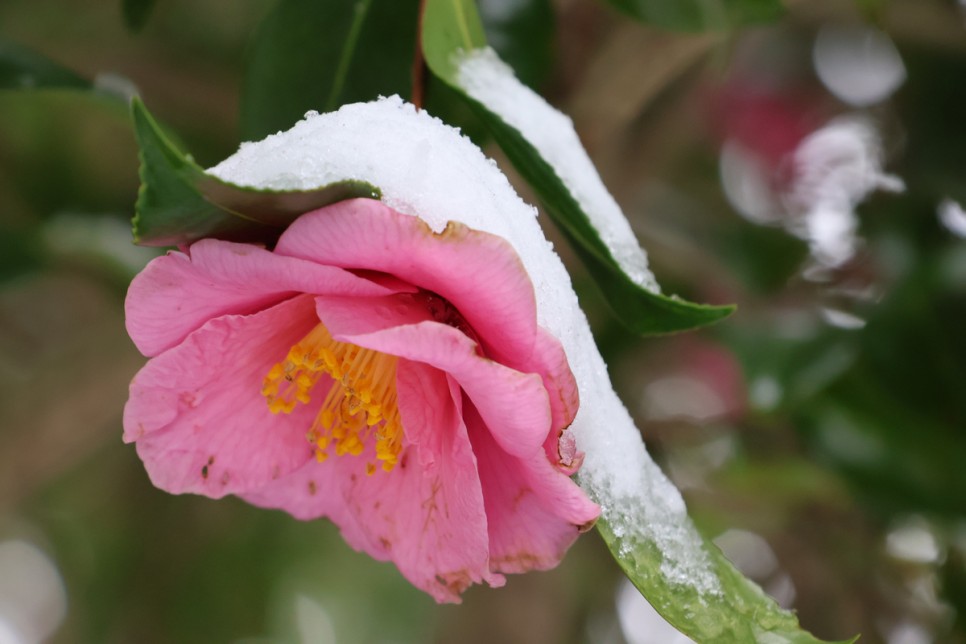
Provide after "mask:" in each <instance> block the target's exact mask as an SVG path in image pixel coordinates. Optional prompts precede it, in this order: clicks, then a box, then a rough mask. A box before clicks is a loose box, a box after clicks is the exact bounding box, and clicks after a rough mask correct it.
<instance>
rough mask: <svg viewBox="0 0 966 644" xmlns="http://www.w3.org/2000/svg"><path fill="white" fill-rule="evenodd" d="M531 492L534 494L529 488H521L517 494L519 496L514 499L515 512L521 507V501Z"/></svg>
mask: <svg viewBox="0 0 966 644" xmlns="http://www.w3.org/2000/svg"><path fill="white" fill-rule="evenodd" d="M530 492H532V490H531V489H530V488H528V487H524V488H521V489H520V491H519V492H517V495H516V496H515V497H513V509H514V510H516V509H517V508H518V507H519V506H520V501H522V500H523V497H525V496H526V495H527V494H529V493H530Z"/></svg>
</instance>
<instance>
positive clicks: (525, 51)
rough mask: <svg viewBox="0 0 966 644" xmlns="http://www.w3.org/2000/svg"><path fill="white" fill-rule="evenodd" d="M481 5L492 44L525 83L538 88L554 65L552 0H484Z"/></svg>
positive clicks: (488, 39)
mask: <svg viewBox="0 0 966 644" xmlns="http://www.w3.org/2000/svg"><path fill="white" fill-rule="evenodd" d="M479 8H480V18H481V20H482V22H483V30H484V32H485V33H486V39H487V41H488V42H489V44H490V46H491V47H493V49H495V50H496V51H497V53H499V54H500V58H502V59H503V60H505V61H506V62H507V64H508V65H510V67H512V68H513V71H514V72H516V75H517V77H518V78H519V79H520V80H521V81H522V82H523V83H525V84H526V85H529V86H530V87H538V86H539V85H540V84H541V83H542V82H543V80H544V79H545V78H546V77H547V75H548V74H549V73H550V69H551V67H552V66H553V42H554V15H553V5H552V4H551V2H550V0H518V1H516V2H505V1H504V0H482V1H481V2H480V3H479Z"/></svg>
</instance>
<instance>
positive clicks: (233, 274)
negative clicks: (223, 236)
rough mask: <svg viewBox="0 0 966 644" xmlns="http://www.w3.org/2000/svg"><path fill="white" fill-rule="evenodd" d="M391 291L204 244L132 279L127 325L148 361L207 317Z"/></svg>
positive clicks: (245, 249)
mask: <svg viewBox="0 0 966 644" xmlns="http://www.w3.org/2000/svg"><path fill="white" fill-rule="evenodd" d="M391 292H394V289H392V288H389V287H387V286H385V285H379V284H375V283H373V282H371V281H369V280H366V279H364V278H361V277H357V276H356V275H353V274H352V273H349V272H347V271H345V270H342V269H340V268H337V267H334V266H324V265H320V264H316V263H314V262H307V261H304V260H300V259H296V258H292V257H283V256H280V255H276V254H275V253H271V252H269V251H267V250H265V249H264V248H259V247H257V246H252V245H251V244H233V243H231V242H225V241H220V240H216V239H203V240H201V241H199V242H198V243H196V244H193V245H192V246H191V250H190V254H185V253H179V252H172V253H169V254H168V255H166V256H165V257H162V258H159V259H157V260H155V261H153V262H151V263H150V264H148V266H147V268H145V269H144V270H143V271H142V272H141V273H139V274H138V275H137V276H136V277H135V278H134V280H133V281H132V282H131V287H130V289H129V290H128V299H127V307H126V309H127V310H126V324H127V330H128V333H129V334H130V335H131V339H132V340H134V343H135V344H136V345H137V347H138V349H140V351H141V352H142V353H143V354H145V355H147V356H155V355H158V354H159V353H161V352H162V351H164V350H165V349H169V348H171V347H173V346H175V345H176V344H178V343H179V342H181V341H182V340H184V338H185V336H187V335H188V334H189V333H191V332H192V331H194V330H195V329H197V328H198V327H200V326H201V325H202V324H204V323H205V322H207V321H208V320H210V319H212V318H216V317H219V316H221V315H228V314H242V315H243V314H246V313H251V312H253V311H259V310H261V309H263V308H265V307H267V306H270V305H272V304H275V303H278V302H280V301H282V300H284V299H287V298H289V297H291V296H292V295H293V294H295V293H316V294H319V295H322V294H332V295H383V294H387V293H391Z"/></svg>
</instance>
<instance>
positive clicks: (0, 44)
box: [0, 39, 93, 90]
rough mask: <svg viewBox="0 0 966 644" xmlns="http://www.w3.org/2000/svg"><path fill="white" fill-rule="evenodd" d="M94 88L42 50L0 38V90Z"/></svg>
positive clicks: (87, 81)
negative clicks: (44, 54)
mask: <svg viewBox="0 0 966 644" xmlns="http://www.w3.org/2000/svg"><path fill="white" fill-rule="evenodd" d="M30 89H76V90H90V89H93V85H92V83H91V82H90V81H89V80H87V79H86V78H84V77H82V76H80V75H78V74H76V73H74V72H73V71H71V70H69V69H67V68H66V67H63V66H61V65H58V64H57V63H55V62H54V61H52V60H50V59H49V58H47V57H46V56H43V55H42V54H38V53H37V52H35V51H31V50H30V49H27V48H26V47H23V46H21V45H18V44H16V43H13V42H10V41H7V40H3V39H0V90H30Z"/></svg>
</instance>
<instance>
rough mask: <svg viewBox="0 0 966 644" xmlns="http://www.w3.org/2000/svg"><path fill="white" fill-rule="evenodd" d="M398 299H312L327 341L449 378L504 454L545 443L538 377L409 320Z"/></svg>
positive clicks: (545, 408)
mask: <svg viewBox="0 0 966 644" xmlns="http://www.w3.org/2000/svg"><path fill="white" fill-rule="evenodd" d="M405 297H406V296H403V298H405ZM403 298H365V299H363V298H354V299H351V300H347V299H345V300H343V299H337V298H317V300H316V301H317V302H318V311H319V317H320V318H321V319H322V321H323V323H325V325H326V326H327V327H328V329H329V332H330V333H332V335H333V337H335V338H336V339H338V340H341V341H343V342H351V343H352V344H357V345H359V346H363V347H366V348H368V349H373V350H376V351H380V352H382V353H388V354H391V355H395V356H399V357H401V358H406V359H407V360H413V361H418V362H422V363H425V364H428V365H431V366H433V367H436V368H437V369H440V370H441V371H444V372H446V373H448V374H450V375H451V376H452V377H453V378H454V379H455V380H456V381H457V382H458V383H459V384H460V386H461V387H462V388H463V389H464V390H465V391H466V393H467V395H468V396H469V397H470V399H471V400H472V401H473V404H474V405H476V407H477V408H478V409H479V410H480V414H481V415H482V416H483V418H484V420H485V421H486V423H487V426H488V427H489V428H490V431H491V432H493V435H494V438H496V440H497V442H499V443H500V446H501V447H502V448H503V450H504V451H506V452H507V453H510V454H514V455H518V456H529V455H531V454H533V453H534V452H535V451H536V450H537V449H538V448H539V447H540V445H541V444H542V443H543V441H544V440H545V439H546V437H547V434H548V432H549V431H550V422H551V413H550V402H549V399H548V392H547V390H546V389H545V387H544V383H543V380H542V378H541V377H540V374H535V373H521V372H519V371H516V370H514V369H510V368H509V367H505V366H503V365H501V364H500V363H498V362H495V361H494V360H491V359H489V358H486V357H484V356H482V355H481V354H480V353H479V352H478V350H477V345H476V343H475V342H473V340H471V339H470V338H468V337H467V336H466V335H465V334H464V333H462V332H460V331H459V330H457V329H454V328H452V327H450V326H447V325H445V324H442V323H439V322H434V321H428V320H427V321H420V322H414V315H413V314H412V313H410V312H409V311H406V310H405V309H404V308H403V307H402V306H400V303H401V302H402V301H404V300H403ZM388 302H391V303H392V304H389V303H388ZM393 304H395V305H393ZM415 306H416V305H415V304H413V305H411V308H412V307H415ZM554 393H556V392H554Z"/></svg>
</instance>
